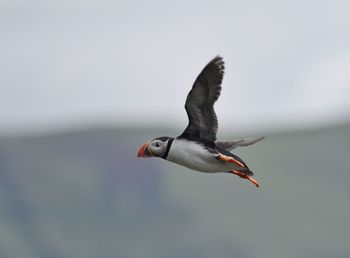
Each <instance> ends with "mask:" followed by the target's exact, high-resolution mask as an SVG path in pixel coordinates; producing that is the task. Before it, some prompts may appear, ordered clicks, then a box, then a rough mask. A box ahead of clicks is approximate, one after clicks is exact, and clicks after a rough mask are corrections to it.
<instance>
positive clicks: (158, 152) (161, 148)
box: [148, 140, 166, 157]
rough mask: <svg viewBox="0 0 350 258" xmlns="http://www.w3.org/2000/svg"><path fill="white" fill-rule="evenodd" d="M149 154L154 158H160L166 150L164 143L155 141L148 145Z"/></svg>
mask: <svg viewBox="0 0 350 258" xmlns="http://www.w3.org/2000/svg"><path fill="white" fill-rule="evenodd" d="M148 150H149V152H150V153H151V154H152V155H153V156H155V157H161V156H162V155H163V154H164V153H165V150H166V143H165V142H162V141H159V140H156V141H153V142H151V143H150V145H149V146H148Z"/></svg>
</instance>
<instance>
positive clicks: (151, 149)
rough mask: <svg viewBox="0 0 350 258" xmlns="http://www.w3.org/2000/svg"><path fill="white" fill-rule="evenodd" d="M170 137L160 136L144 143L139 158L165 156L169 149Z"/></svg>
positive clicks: (138, 154)
mask: <svg viewBox="0 0 350 258" xmlns="http://www.w3.org/2000/svg"><path fill="white" fill-rule="evenodd" d="M170 139H171V138H170V137H166V136H163V137H158V138H155V139H153V140H151V141H149V142H148V143H145V144H142V146H141V147H140V149H139V151H138V153H137V157H138V158H151V157H163V156H164V155H165V153H166V152H167V149H168V144H169V140H170Z"/></svg>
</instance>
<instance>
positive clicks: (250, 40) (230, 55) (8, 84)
mask: <svg viewBox="0 0 350 258" xmlns="http://www.w3.org/2000/svg"><path fill="white" fill-rule="evenodd" d="M349 10H350V1H347V0H344V1H319V0H317V1H316V0H315V1H295V0H293V1H292V0H290V1H277V0H276V1H271V0H266V1H260V0H252V1H249V0H248V1H246V0H245V1H199V0H198V1H193V0H190V1H188V0H180V1H160V0H159V1H108V0H99V1H82V0H76V1H72V0H69V1H68V0H66V1H62V0H60V1H46V0H45V1H44V0H32V1H16V0H5V1H4V0H1V1H0V35H1V38H0V39H1V40H0V69H1V72H0V91H1V94H0V124H1V126H0V132H1V131H2V132H18V131H19V132H20V131H27V130H29V129H30V130H45V129H55V128H60V127H69V126H79V125H85V126H86V125H96V124H110V125H114V126H129V125H135V126H141V125H148V126H151V125H154V126H162V127H166V126H171V127H175V128H179V129H183V128H184V127H185V126H186V124H187V116H186V113H185V110H184V102H185V99H186V96H187V93H188V91H189V90H190V88H191V87H192V83H193V81H194V80H195V78H196V76H197V75H198V73H199V72H200V71H201V69H202V68H203V67H204V66H205V65H206V63H207V62H208V61H210V59H211V58H213V57H214V56H216V55H217V54H220V55H222V56H223V57H224V59H225V62H226V73H225V78H224V81H223V91H222V96H221V98H220V99H219V101H218V102H217V104H216V106H215V108H216V112H217V114H218V117H219V125H220V126H222V128H223V130H231V129H232V130H234V129H237V130H245V129H247V130H250V129H252V128H263V127H264V128H266V127H270V126H271V127H272V128H273V127H298V126H309V125H314V124H322V123H331V122H334V121H346V120H349V119H350V111H349V110H350V15H349Z"/></svg>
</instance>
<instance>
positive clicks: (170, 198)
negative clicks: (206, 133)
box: [0, 125, 350, 258]
mask: <svg viewBox="0 0 350 258" xmlns="http://www.w3.org/2000/svg"><path fill="white" fill-rule="evenodd" d="M160 135H176V133H174V132H171V131H166V130H164V131H163V132H159V131H155V130H132V129H130V130H127V129H119V130H118V129H115V130H114V129H110V130H102V129H98V130H97V129H96V130H85V131H74V132H63V133H56V134H51V135H42V136H31V137H30V136H26V137H17V138H5V137H3V138H0V219H1V230H0V257H2V258H13V257H26V258H38V257H40V258H41V257H42V258H51V257H52V258H56V257H57V258H58V257H67V258H68V257H69V258H77V257H82V258H89V257H91V258H96V257H99V258H109V257H110V258H112V257H120V258H128V257H130V258H138V257H140V258H141V257H142V258H146V257H149V258H177V257H187V258H191V257H201V258H206V257H208V258H212V257H219V258H220V257H235V258H241V257H249V258H252V257H259V258H274V257H276V258H277V257H278V258H281V257H283V258H294V257H308V258H310V257H315V258H316V257H317V258H329V257H334V258H345V257H350V245H349V242H350V222H349V218H350V201H349V197H350V187H349V184H350V126H348V125H347V126H339V127H334V128H326V129H319V130H310V131H299V132H289V133H280V134H271V135H267V138H266V139H265V140H264V141H262V142H261V143H258V144H256V145H253V146H250V147H246V148H242V149H238V150H237V151H236V152H235V153H236V154H237V155H238V156H240V157H241V158H242V159H243V160H244V161H246V162H247V164H248V165H249V167H250V168H251V169H252V170H253V171H254V172H255V177H256V178H257V179H258V180H259V181H260V182H261V188H259V189H257V188H255V187H254V186H253V185H251V184H250V183H249V182H247V181H246V180H242V179H240V178H238V177H236V176H232V175H229V174H213V175H211V174H203V173H198V172H194V171H190V170H188V169H186V168H182V167H180V166H178V165H175V164H171V163H169V162H165V161H163V160H161V159H156V158H153V159H137V158H136V153H137V150H138V148H139V146H140V145H141V144H142V143H144V142H145V141H146V140H148V139H150V138H152V137H155V136H160ZM243 136H245V135H243ZM233 138H237V137H230V136H229V135H225V136H224V137H222V138H220V140H229V139H233Z"/></svg>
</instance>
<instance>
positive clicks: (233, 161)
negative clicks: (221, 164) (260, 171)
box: [217, 154, 245, 167]
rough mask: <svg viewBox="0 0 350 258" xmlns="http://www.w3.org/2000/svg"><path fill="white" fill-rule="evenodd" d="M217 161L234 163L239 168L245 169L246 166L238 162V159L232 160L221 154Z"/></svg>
mask: <svg viewBox="0 0 350 258" xmlns="http://www.w3.org/2000/svg"><path fill="white" fill-rule="evenodd" d="M217 159H219V160H222V161H226V162H231V163H234V164H236V165H237V166H239V167H245V166H244V165H243V164H242V162H239V161H238V160H236V159H234V158H232V157H229V156H226V155H223V154H219V156H217Z"/></svg>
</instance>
